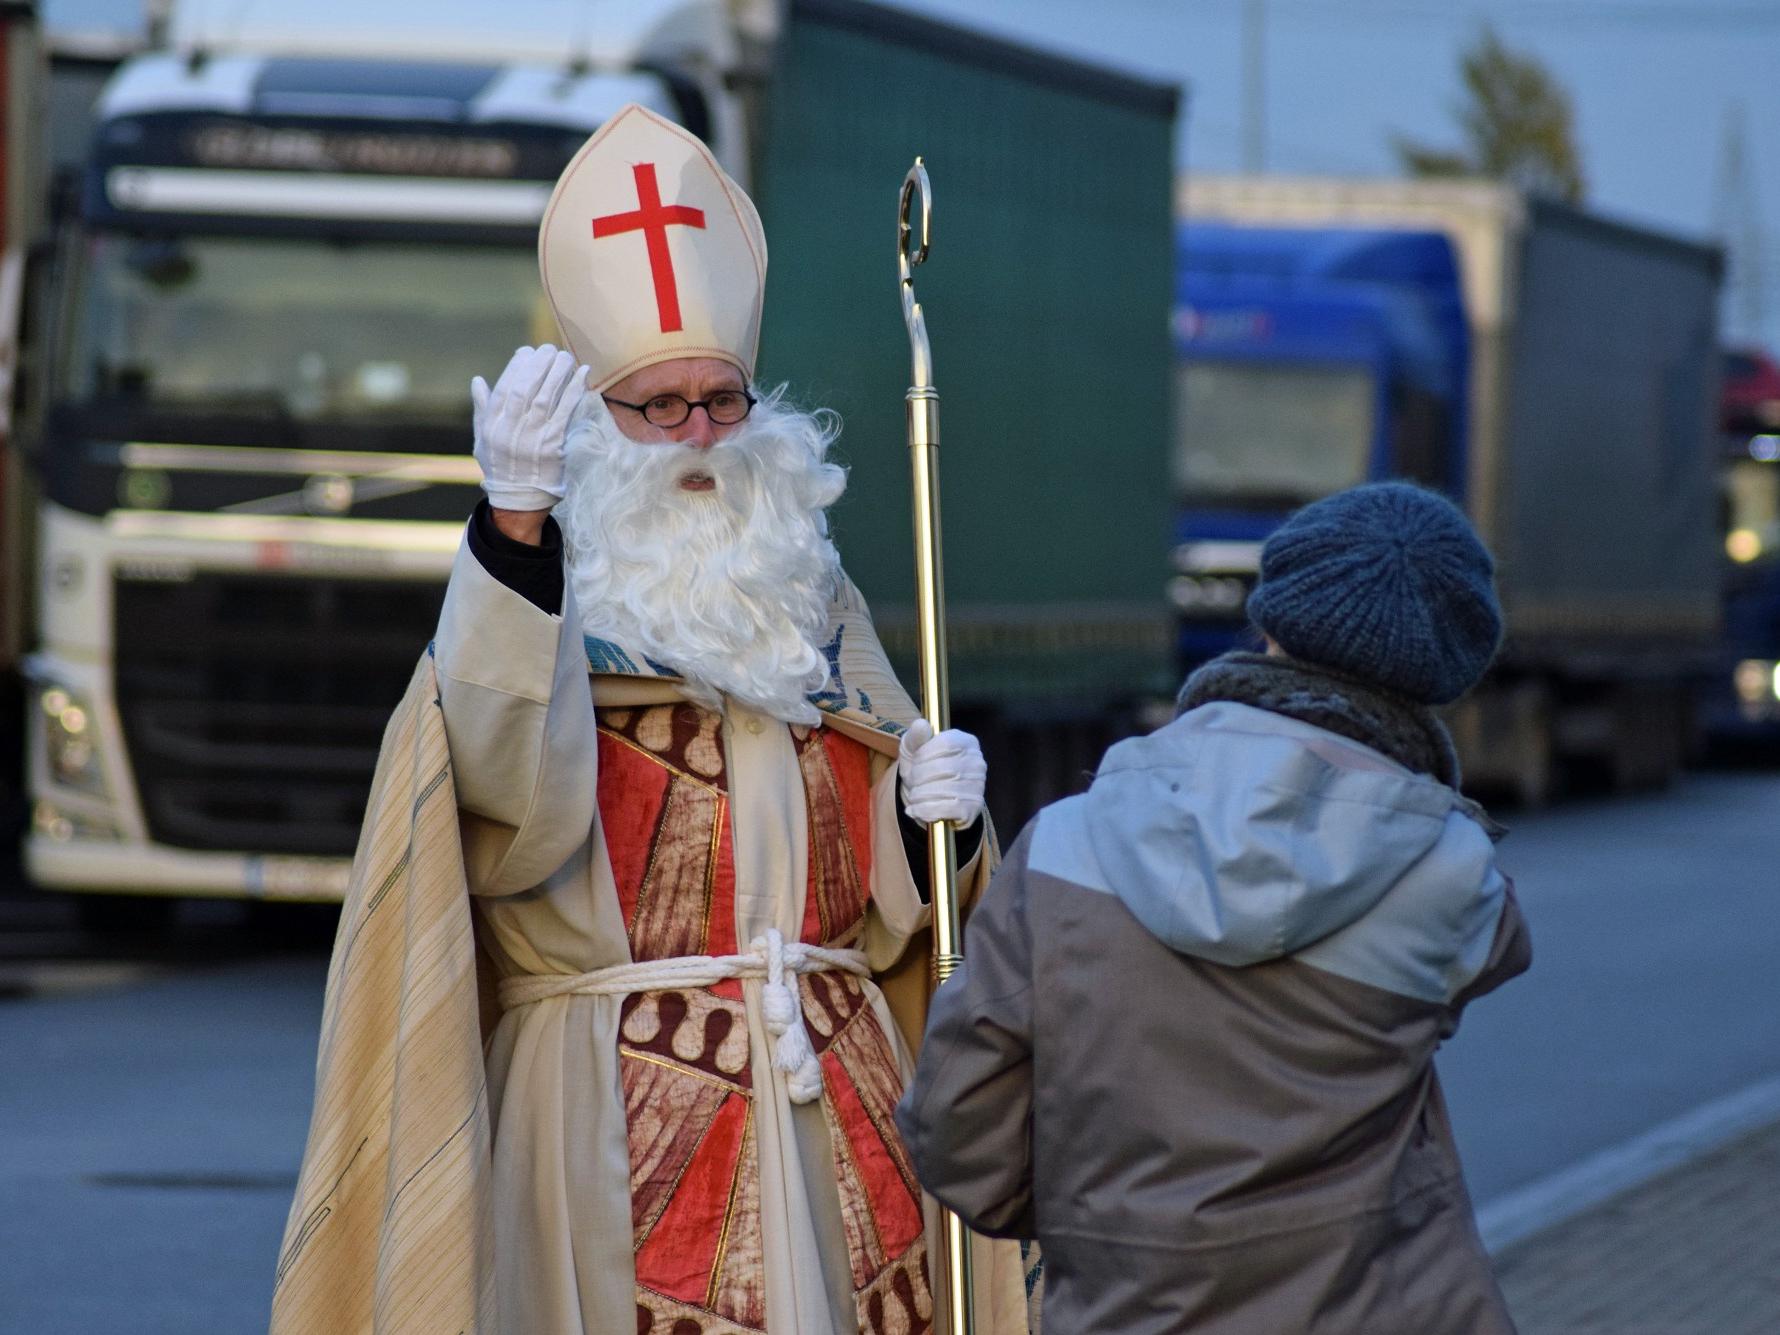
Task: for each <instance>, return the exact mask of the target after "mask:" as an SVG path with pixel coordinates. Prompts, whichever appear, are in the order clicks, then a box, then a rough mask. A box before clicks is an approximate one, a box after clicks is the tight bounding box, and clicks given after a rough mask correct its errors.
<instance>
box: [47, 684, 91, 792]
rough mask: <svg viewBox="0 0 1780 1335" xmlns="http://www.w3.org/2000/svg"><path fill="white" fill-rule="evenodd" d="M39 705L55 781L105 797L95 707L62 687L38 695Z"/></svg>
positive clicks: (51, 770) (48, 689) (51, 688)
mask: <svg viewBox="0 0 1780 1335" xmlns="http://www.w3.org/2000/svg"><path fill="white" fill-rule="evenodd" d="M37 704H38V708H40V709H41V710H42V711H43V738H44V750H45V753H46V754H47V756H48V759H49V772H50V775H51V777H52V778H54V779H55V781H56V782H57V783H59V784H62V785H64V786H65V787H68V788H73V789H76V790H78V791H80V792H84V793H90V794H92V795H93V796H95V797H103V796H105V773H104V770H103V767H102V766H101V765H100V763H99V748H98V745H97V741H98V738H97V735H96V734H97V724H96V723H95V720H94V718H93V711H92V708H91V706H89V705H88V704H87V703H86V701H84V700H82V699H81V698H80V697H79V696H77V695H75V694H74V693H73V692H72V691H69V690H66V689H65V688H63V687H61V686H46V687H44V688H43V689H42V690H41V691H39V692H38V695H37Z"/></svg>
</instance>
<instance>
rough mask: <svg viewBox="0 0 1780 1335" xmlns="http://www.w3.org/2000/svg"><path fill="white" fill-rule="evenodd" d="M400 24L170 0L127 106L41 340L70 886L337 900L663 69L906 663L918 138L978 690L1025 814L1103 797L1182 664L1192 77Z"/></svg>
mask: <svg viewBox="0 0 1780 1335" xmlns="http://www.w3.org/2000/svg"><path fill="white" fill-rule="evenodd" d="M382 8H383V7H382V6H380V5H378V4H374V3H366V2H365V0H352V2H349V0H315V2H314V3H312V4H308V5H305V6H303V7H302V9H301V11H294V10H290V9H288V7H279V6H271V5H260V6H254V5H249V6H242V5H240V4H238V3H233V0H231V3H228V4H223V3H215V4H203V3H199V4H184V5H175V6H174V7H173V9H172V11H171V13H170V15H169V16H168V22H167V28H166V33H165V37H164V39H163V40H162V41H161V42H160V43H159V44H158V45H156V46H155V47H153V48H152V49H146V50H144V51H143V52H141V53H140V54H137V55H134V56H132V57H130V58H129V59H128V60H126V61H124V62H122V63H121V65H120V66H119V68H118V69H117V71H116V73H115V74H114V75H113V77H112V78H111V80H110V82H109V83H108V84H107V85H106V87H105V90H104V91H103V92H102V93H101V95H100V97H99V100H98V102H97V105H96V106H95V108H94V110H93V124H94V132H93V136H92V140H91V148H90V150H89V151H88V153H87V154H86V156H85V157H84V159H83V161H82V162H81V164H80V166H79V169H78V170H79V179H78V180H77V181H76V182H74V183H73V188H71V189H69V190H67V191H65V192H64V195H65V197H66V198H68V199H69V200H70V201H71V204H70V207H69V208H68V209H66V210H64V212H63V215H62V216H61V217H59V218H58V219H57V220H56V224H55V244H54V245H53V247H51V248H50V249H49V251H48V252H47V255H46V262H45V263H43V264H41V265H39V266H38V267H37V270H36V272H35V274H34V299H33V301H32V302H31V308H32V309H33V310H34V311H36V312H38V313H39V316H40V317H41V318H40V319H38V320H37V321H36V322H34V323H33V325H32V326H31V327H30V328H29V329H28V330H27V337H28V338H29V340H30V345H31V347H32V348H33V349H34V350H35V351H36V353H37V355H35V356H34V357H33V358H31V359H30V365H31V368H32V370H31V384H30V385H29V386H28V389H29V390H30V393H29V394H28V396H27V402H28V403H29V404H30V406H31V412H30V414H29V419H28V421H27V422H26V423H25V427H26V429H25V431H24V433H23V436H22V440H23V449H24V455H23V457H24V459H25V462H26V464H27V466H28V471H29V473H30V475H31V477H32V479H33V481H34V483H35V484H36V486H35V492H36V494H37V495H39V496H40V497H41V499H40V500H39V501H38V502H37V506H38V514H37V516H36V517H37V521H38V522H37V524H36V537H35V538H34V540H33V542H32V544H31V549H30V551H29V552H28V553H26V554H25V555H24V556H23V557H22V558H21V561H22V562H25V563H28V565H29V567H30V571H29V578H30V579H31V580H33V581H34V583H35V586H36V589H37V594H38V597H37V602H38V607H39V611H38V616H37V619H36V623H35V628H34V631H33V636H32V638H33V640H34V645H33V652H32V653H31V654H30V655H29V656H28V657H27V659H26V661H25V675H26V678H27V682H28V687H27V691H26V695H27V701H26V705H25V709H24V714H25V718H26V722H27V732H28V745H27V755H28V767H27V768H28V777H27V784H28V791H29V796H30V799H31V826H30V830H29V832H28V834H27V839H26V854H27V864H28V866H29V868H30V870H31V871H32V873H33V874H34V876H35V877H36V878H37V879H38V881H39V882H40V883H42V884H44V885H45V886H46V887H49V888H54V889H66V890H72V891H83V892H90V893H93V894H95V895H105V894H116V893H135V894H159V895H162V896H169V897H172V896H180V895H192V894H208V895H219V896H258V897H265V898H284V899H330V898H335V897H337V896H338V895H339V893H340V891H341V888H342V887H343V884H344V873H345V868H346V860H347V859H348V857H349V856H350V853H351V851H352V845H353V839H354V836H355V833H356V826H357V819H358V813H359V812H360V811H361V810H362V806H363V801H364V797H365V793H366V790H367V787H368V782H369V777H370V767H371V762H372V759H373V757H374V754H375V748H376V743H377V738H378V734H379V732H380V730H381V726H382V716H383V715H384V714H385V713H386V712H387V706H388V705H389V704H392V703H393V702H394V700H395V698H396V697H397V695H399V693H400V690H401V688H402V685H403V683H404V682H405V680H406V675H407V672H408V670H409V668H410V667H411V665H412V662H413V659H414V657H415V655H416V654H418V653H419V652H420V651H421V650H422V648H423V647H424V645H425V643H426V641H427V638H428V636H429V635H430V633H431V631H432V625H433V621H434V619H435V617H436V613H437V608H438V605H439V601H440V598H441V596H442V593H443V585H444V579H445V576H446V574H447V572H448V569H449V564H450V560H451V555H452V552H453V551H454V549H455V547H456V545H457V542H458V539H459V535H460V533H461V529H462V524H463V519H464V517H465V515H466V514H467V513H468V511H469V509H470V507H471V505H472V504H473V502H474V499H475V496H476V480H477V476H478V475H477V472H476V469H475V465H474V461H473V460H472V459H471V458H470V457H469V435H470V433H469V419H468V402H467V394H466V393H465V391H464V386H465V384H466V383H467V381H468V379H469V377H470V375H471V374H472V373H476V372H481V373H483V374H491V373H492V372H493V371H495V370H498V369H499V367H500V365H501V364H502V362H503V360H504V359H505V357H506V355H507V353H508V352H509V351H510V350H511V348H512V347H514V346H516V345H518V344H521V343H527V342H539V341H543V340H545V339H548V338H550V337H552V335H553V330H552V329H551V327H550V324H549V318H548V314H547V307H546V306H545V305H544V303H543V302H542V300H541V295H540V292H539V288H538V281H537V274H536V265H535V258H534V255H535V239H536V222H537V217H538V215H539V212H540V211H541V208H542V205H543V202H544V200H545V198H546V197H547V195H548V192H549V189H550V185H551V183H552V181H553V180H554V177H555V175H556V174H557V172H558V171H559V170H560V168H561V166H562V165H563V164H564V163H565V162H566V161H567V159H568V157H569V155H570V154H571V153H572V152H573V151H574V149H575V148H576V147H578V146H579V144H580V143H581V142H582V141H583V140H584V139H585V137H586V136H587V134H588V133H590V132H591V131H592V130H593V129H594V128H597V126H598V125H599V124H600V123H601V121H602V120H603V119H604V118H605V116H607V115H609V114H610V113H611V111H613V110H615V109H616V107H617V106H619V105H622V104H623V103H624V102H626V101H633V100H634V101H641V102H643V103H644V104H645V105H649V106H651V107H652V108H653V109H655V110H657V111H660V112H662V113H664V114H667V115H669V116H672V117H674V118H676V119H678V120H680V121H681V122H682V123H684V124H686V125H687V126H688V127H689V128H692V129H694V130H695V131H696V132H698V133H699V134H701V135H702V136H704V137H705V138H706V139H707V140H708V141H709V142H710V143H711V145H712V147H713V150H714V151H715V152H716V154H717V156H718V157H719V159H720V160H721V161H723V162H724V164H725V166H726V167H727V168H728V169H729V170H730V171H731V172H732V173H733V174H735V175H737V176H738V178H739V179H741V180H743V181H744V183H745V184H746V185H747V186H748V188H749V189H750V191H751V193H752V194H753V195H754V196H755V198H756V200H757V201H758V203H759V205H760V209H761V212H762V214H763V217H764V219H765V223H766V229H767V234H768V237H769V240H770V244H771V247H772V265H771V270H770V277H769V291H768V304H767V316H766V322H765V329H764V338H763V347H762V366H761V372H762V378H763V380H764V381H765V382H767V383H776V382H777V381H779V380H786V381H789V382H790V384H791V386H792V392H793V394H794V395H795V397H796V398H797V399H798V400H799V401H800V402H803V403H805V404H810V405H816V404H824V405H828V406H831V407H833V408H835V409H836V410H838V411H839V412H840V413H841V414H842V416H843V418H844V420H845V424H846V426H845V433H844V435H843V437H842V442H841V445H840V447H839V448H840V452H841V454H842V456H843V457H844V460H845V462H847V463H848V464H849V465H850V467H851V469H852V483H851V488H850V492H849V495H848V496H847V497H846V498H845V499H844V500H843V501H842V503H841V505H840V506H839V507H838V509H837V511H836V514H835V528H836V531H837V534H838V537H839V540H840V542H841V545H842V550H843V554H844V556H845V558H846V561H847V564H848V567H849V569H850V571H851V572H852V573H853V575H854V577H855V579H856V580H857V582H858V583H859V584H860V586H861V587H862V588H863V589H864V590H865V591H866V593H867V596H868V597H869V598H870V599H871V600H872V602H873V604H874V608H875V610H876V611H877V614H878V617H879V620H880V622H881V625H882V627H883V631H884V635H885V639H886V641H887V643H888V645H889V646H890V648H891V650H892V653H893V655H897V656H901V657H903V658H904V660H905V663H906V660H907V657H908V655H909V654H910V653H911V651H912V648H913V643H912V641H913V635H912V627H913V614H912V602H913V598H912V582H913V580H912V569H911V557H910V548H911V542H910V529H911V518H910V502H909V488H908V481H907V450H906V445H905V442H904V439H903V430H904V428H903V420H904V419H903V406H902V394H903V389H904V387H905V385H906V381H907V376H908V348H907V340H906V335H905V333H904V330H903V327H902V322H901V316H900V311H899V309H898V304H897V298H896V292H895V284H894V279H893V273H894V269H893V263H894V261H893V251H892V238H893V229H894V223H895V200H896V193H897V188H898V186H899V185H900V183H901V180H902V176H903V173H904V172H905V171H906V169H907V167H908V165H909V163H910V161H911V160H912V159H913V157H914V155H915V154H916V153H922V154H924V155H926V158H927V160H928V163H929V166H930V168H931V171H932V173H933V181H934V188H935V214H934V221H935V228H936V231H935V242H934V251H933V260H932V263H931V264H929V265H928V266H927V267H926V268H924V269H923V270H922V288H921V290H922V297H923V300H924V302H925V304H926V306H927V309H928V312H929V318H930V322H931V326H932V330H933V338H934V346H935V355H936V363H937V371H938V381H939V386H940V390H941V392H942V395H943V400H944V431H945V442H946V449H945V455H944V465H943V477H944V484H945V507H946V514H947V527H946V542H947V576H948V578H947V584H948V595H949V600H950V607H951V613H952V616H951V621H952V630H953V650H954V663H953V667H954V700H955V714H956V716H957V718H958V719H959V721H960V722H961V723H962V724H964V725H965V726H973V727H976V728H978V729H979V730H980V731H982V732H983V734H984V736H985V741H986V744H987V747H988V750H989V752H990V759H991V774H992V776H993V780H992V783H993V786H992V790H991V802H992V806H993V807H994V809H995V812H996V814H997V816H998V818H999V819H1000V820H1001V821H1002V822H1003V823H1004V824H1008V825H1011V824H1014V823H1016V822H1018V821H1020V820H1022V819H1024V817H1025V815H1026V814H1028V813H1029V811H1030V810H1031V809H1032V807H1033V805H1034V804H1035V803H1036V802H1038V801H1041V800H1044V799H1046V798H1048V797H1051V796H1055V795H1058V794H1059V793H1060V792H1062V791H1065V790H1066V789H1067V788H1068V787H1069V786H1070V784H1071V783H1072V782H1073V781H1074V779H1075V777H1076V776H1077V774H1078V773H1079V771H1080V770H1081V769H1082V768H1084V767H1086V766H1088V765H1091V764H1092V762H1093V759H1094V755H1093V753H1094V751H1095V749H1096V748H1097V746H1098V745H1099V744H1100V743H1101V742H1102V741H1103V740H1104V738H1105V735H1106V731H1107V729H1108V728H1109V727H1116V726H1117V722H1118V720H1119V718H1120V717H1121V716H1122V715H1123V714H1124V712H1125V711H1126V710H1127V709H1128V707H1129V706H1130V704H1131V703H1132V702H1133V701H1137V700H1139V699H1141V698H1143V697H1144V696H1146V694H1148V693H1150V692H1153V691H1154V690H1156V689H1157V688H1158V687H1159V686H1163V685H1165V684H1166V673H1167V670H1168V669H1167V644H1166V633H1167V627H1166V615H1165V610H1164V607H1163V604H1162V598H1161V589H1162V585H1163V575H1164V573H1165V564H1166V559H1167V510H1166V501H1167V487H1166V476H1167V413H1168V392H1169V388H1168V387H1169V376H1170V360H1169V359H1170V350H1169V343H1168V302H1169V273H1170V265H1171V254H1172V250H1171V245H1172V242H1171V225H1172V224H1171V203H1170V200H1171V194H1170V192H1171V188H1172V177H1173V132H1174V117H1175V111H1176V100H1177V99H1176V93H1175V90H1173V89H1172V88H1168V87H1163V86H1157V85H1154V84H1148V83H1143V82H1139V81H1135V80H1131V79H1127V78H1124V77H1122V76H1119V75H1116V74H1113V73H1111V72H1108V71H1105V70H1101V69H1095V68H1090V67H1087V66H1083V65H1079V64H1076V63H1072V62H1068V61H1064V60H1060V59H1057V58H1054V57H1051V56H1048V55H1042V54H1039V53H1035V52H1032V51H1028V50H1025V49H1022V48H1018V47H1014V46H1011V45H1008V44H1006V43H1003V42H1000V41H995V40H991V39H989V38H987V37H983V36H980V35H977V34H974V33H968V32H964V31H961V30H959V29H956V28H952V27H949V26H945V25H941V24H937V23H933V22H930V21H927V20H922V19H917V18H915V17H912V16H910V15H907V14H904V13H902V12H900V11H895V10H890V9H886V8H879V7H876V6H872V5H865V4H857V3H840V2H838V0H792V3H789V4H772V3H766V4H762V3H749V2H747V0H735V2H734V3H731V4H725V3H721V2H720V0H638V3H634V4H629V5H626V6H623V7H621V9H620V7H603V8H602V9H600V10H599V11H597V13H598V14H600V15H602V16H603V18H604V21H608V23H609V26H607V27H605V28H601V27H600V26H599V23H598V22H595V23H592V24H587V25H582V26H581V27H580V29H579V30H578V31H576V32H573V33H571V32H568V31H563V30H560V29H561V27H562V24H563V20H562V18H561V14H560V7H559V6H547V5H538V6H529V5H527V4H524V3H516V4H510V5H505V6H503V7H502V9H501V12H500V15H499V25H498V30H497V29H496V27H495V26H494V25H493V24H492V23H490V24H489V26H486V27H483V28H481V29H459V28H454V27H453V26H452V25H451V23H450V22H448V21H440V22H437V23H432V22H429V23H428V24H426V25H412V24H408V23H402V24H396V25H391V24H380V22H379V20H380V18H382V17H387V16H385V15H381V14H380V13H379V12H378V11H380V10H381V9H382ZM392 32H393V33H395V34H398V35H393V36H392ZM13 573H14V575H15V576H16V575H17V574H19V573H20V572H19V571H17V570H15V571H14V572H13ZM366 697H369V699H370V705H369V706H367V705H366V704H365V699H366ZM88 902H90V903H92V904H94V905H95V906H96V907H97V906H99V905H101V904H102V903H103V901H101V900H98V899H93V900H89V901H88Z"/></svg>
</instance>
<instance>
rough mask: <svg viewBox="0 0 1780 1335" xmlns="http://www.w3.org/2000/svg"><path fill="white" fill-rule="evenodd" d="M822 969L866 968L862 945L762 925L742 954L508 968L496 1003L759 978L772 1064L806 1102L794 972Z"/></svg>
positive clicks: (808, 1086) (810, 1059)
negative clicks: (838, 944) (788, 935)
mask: <svg viewBox="0 0 1780 1335" xmlns="http://www.w3.org/2000/svg"><path fill="white" fill-rule="evenodd" d="M830 972H839V973H850V974H853V975H854V976H855V977H859V978H869V977H870V976H871V970H870V969H869V968H868V967H867V965H866V963H865V952H864V951H861V950H834V949H830V948H829V947H827V946H812V945H807V944H805V943H804V942H802V941H787V940H785V937H784V934H783V933H782V932H780V931H779V929H778V928H776V927H769V928H767V929H766V933H765V934H764V935H762V936H757V937H755V938H754V940H753V941H752V942H751V943H750V944H749V949H748V953H747V954H745V955H680V956H675V957H673V958H671V959H664V960H637V961H636V962H634V963H631V964H614V965H611V966H610V967H608V968H604V969H594V970H593V971H592V972H590V973H549V974H516V975H514V976H513V977H511V978H503V979H501V981H500V987H499V991H498V996H499V998H500V1003H501V1008H502V1009H503V1010H513V1009H515V1008H517V1007H520V1006H530V1005H534V1004H536V1003H537V1002H540V1001H544V1000H547V999H548V998H550V997H566V996H577V997H624V996H629V995H630V994H631V993H633V992H662V991H668V990H671V989H673V988H680V987H711V986H713V985H715V984H717V983H720V982H722V981H723V980H724V979H726V978H758V979H761V980H763V986H762V987H761V989H760V1004H761V1019H762V1021H763V1022H764V1023H765V1025H766V1030H767V1032H768V1033H769V1034H771V1035H772V1037H773V1065H774V1066H775V1067H776V1068H778V1070H780V1071H782V1072H783V1073H784V1075H785V1083H786V1086H787V1088H788V1089H789V1091H790V1094H791V1101H792V1102H793V1103H812V1102H814V1101H815V1100H816V1099H817V1098H819V1097H820V1096H821V1093H822V1066H821V1063H820V1062H818V1061H817V1060H816V1050H815V1049H814V1048H813V1047H811V1046H810V1036H809V1033H808V1032H807V1031H806V1030H805V1029H804V1026H803V1008H802V1006H801V1004H800V1001H799V997H798V983H797V976H798V975H799V974H805V973H830Z"/></svg>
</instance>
